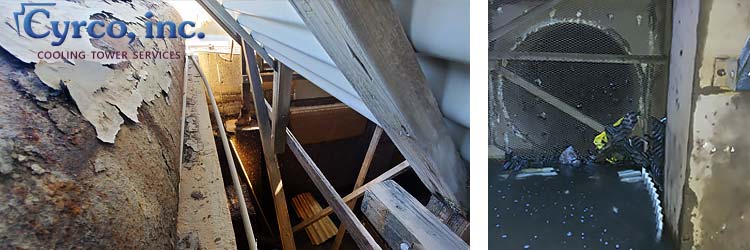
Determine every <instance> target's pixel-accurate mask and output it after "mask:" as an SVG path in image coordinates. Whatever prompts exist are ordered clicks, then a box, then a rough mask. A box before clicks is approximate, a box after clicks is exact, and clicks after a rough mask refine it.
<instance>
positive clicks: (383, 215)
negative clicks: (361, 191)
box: [362, 181, 469, 250]
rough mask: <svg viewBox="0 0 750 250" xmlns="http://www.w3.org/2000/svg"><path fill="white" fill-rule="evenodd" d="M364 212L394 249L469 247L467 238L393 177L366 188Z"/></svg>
mask: <svg viewBox="0 0 750 250" xmlns="http://www.w3.org/2000/svg"><path fill="white" fill-rule="evenodd" d="M362 212H363V213H364V214H365V216H367V219H368V220H369V221H370V223H372V225H373V227H375V229H376V230H377V231H378V232H380V235H381V236H382V237H383V238H384V239H385V241H386V242H387V243H388V246H390V248H391V249H412V250H422V249H428V250H433V249H451V250H458V249H469V245H468V244H466V242H464V241H463V240H462V239H461V238H459V237H458V236H457V235H456V234H455V233H453V231H451V230H450V228H448V226H446V225H445V224H443V223H442V222H441V221H440V220H439V219H438V218H437V217H435V215H433V214H432V213H431V212H430V211H428V210H427V208H425V207H424V206H422V204H421V203H419V201H418V200H417V199H416V198H414V197H412V196H411V194H409V193H408V192H406V190H404V189H403V188H401V186H399V185H398V184H396V182H394V181H385V182H382V183H380V184H377V185H374V186H372V187H370V188H369V189H367V191H365V197H364V198H363V199H362Z"/></svg>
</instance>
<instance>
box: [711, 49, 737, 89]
mask: <svg viewBox="0 0 750 250" xmlns="http://www.w3.org/2000/svg"><path fill="white" fill-rule="evenodd" d="M711 85H712V86H714V87H719V88H722V89H726V90H735V89H736V88H737V58H735V57H726V56H723V57H717V58H715V59H714V75H713V82H712V84H711Z"/></svg>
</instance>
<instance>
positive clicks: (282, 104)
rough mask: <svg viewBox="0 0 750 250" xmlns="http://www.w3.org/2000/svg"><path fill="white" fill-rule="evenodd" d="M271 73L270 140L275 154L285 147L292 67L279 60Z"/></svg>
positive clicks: (290, 99) (281, 151)
mask: <svg viewBox="0 0 750 250" xmlns="http://www.w3.org/2000/svg"><path fill="white" fill-rule="evenodd" d="M276 68H277V70H276V71H275V72H274V75H273V100H272V101H273V106H272V108H273V112H271V114H272V117H271V127H272V129H271V131H272V133H271V138H272V139H271V141H273V149H274V151H275V152H276V153H277V154H280V153H283V152H284V150H285V149H286V126H287V125H288V124H289V105H290V103H291V101H292V69H290V68H289V67H287V66H286V65H284V64H283V63H281V62H278V64H277V65H276Z"/></svg>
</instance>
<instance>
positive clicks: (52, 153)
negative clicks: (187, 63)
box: [0, 1, 184, 249]
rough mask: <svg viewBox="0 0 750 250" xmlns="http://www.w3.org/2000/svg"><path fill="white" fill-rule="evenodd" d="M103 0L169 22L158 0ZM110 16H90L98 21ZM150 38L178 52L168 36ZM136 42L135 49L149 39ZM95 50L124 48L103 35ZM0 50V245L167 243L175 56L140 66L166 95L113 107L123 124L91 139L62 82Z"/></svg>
mask: <svg viewBox="0 0 750 250" xmlns="http://www.w3.org/2000/svg"><path fill="white" fill-rule="evenodd" d="M70 3H71V2H66V3H65V4H66V5H67V4H70ZM104 3H106V4H111V5H114V7H115V8H119V9H123V10H127V8H131V6H140V7H145V6H148V8H149V9H151V10H152V11H153V12H154V13H155V14H157V15H159V16H161V17H162V18H163V19H169V20H179V16H178V15H177V14H176V13H175V12H174V11H172V10H171V8H169V7H168V5H166V4H164V3H163V2H148V3H147V2H146V1H132V2H129V3H120V2H116V3H114V2H113V3H108V2H104ZM97 4H101V3H97ZM61 5H63V4H61ZM81 5H82V4H81ZM140 14H143V13H140ZM116 15H117V13H115V14H114V16H112V15H104V14H102V15H99V16H98V17H100V18H103V19H104V21H105V22H107V21H110V20H111V18H116V17H117V16H116ZM133 25H137V24H133ZM13 34H14V35H15V32H13ZM3 40H5V38H3ZM82 40H85V41H88V40H86V39H82ZM159 43H160V44H162V46H163V45H165V44H167V45H168V46H169V47H170V48H173V49H175V50H184V49H183V44H182V42H181V41H180V40H177V39H173V40H164V41H159ZM137 44H140V43H137ZM142 44H143V45H142V46H143V47H142V48H141V49H151V48H154V47H155V46H157V45H155V43H153V42H145V41H144V42H142ZM27 45H29V46H30V45H32V44H27ZM96 47H97V48H100V49H102V50H131V49H132V48H131V47H129V46H128V44H127V42H124V43H123V42H120V41H108V40H101V41H99V43H98V44H97V45H96ZM9 50H10V49H8V48H6V47H5V45H3V48H2V49H0V102H2V103H4V105H0V193H2V194H1V195H0V216H1V217H2V218H3V219H2V220H0V249H73V248H82V249H173V248H175V244H176V242H177V240H178V239H177V237H176V233H175V225H176V223H175V218H176V214H177V202H178V201H177V189H178V185H177V184H178V179H179V174H178V169H177V168H178V165H179V144H180V142H179V140H180V127H181V126H180V121H181V117H180V115H181V113H182V112H181V109H182V98H181V97H182V92H183V86H182V80H183V79H182V78H183V66H184V59H179V60H163V61H156V62H151V64H152V65H153V64H157V65H158V66H153V67H147V68H144V69H143V72H147V73H148V74H149V75H152V76H154V75H157V74H167V75H168V77H166V78H164V79H163V80H165V82H161V84H168V85H161V86H168V88H169V92H168V94H165V93H163V92H162V93H160V94H159V95H158V96H154V97H153V99H152V100H151V101H150V102H148V104H147V105H142V106H140V108H137V109H135V110H136V112H135V113H130V114H128V113H125V112H126V111H120V112H117V113H115V115H116V116H117V117H120V118H121V119H123V120H131V121H132V122H130V121H129V122H125V123H124V125H122V126H120V125H118V129H119V132H117V137H116V140H113V141H114V144H110V143H104V142H103V141H102V140H99V139H97V131H96V130H95V127H94V126H93V125H92V122H90V121H89V120H88V118H86V117H85V114H82V112H83V110H82V109H81V105H80V103H78V105H77V103H76V101H75V100H74V99H75V98H74V97H71V94H72V93H71V92H70V89H68V88H60V89H59V90H56V89H54V88H53V87H51V86H50V85H49V84H45V83H44V82H43V81H42V80H41V79H40V78H39V76H38V75H37V74H36V73H35V68H36V67H37V66H39V64H36V63H34V62H24V61H23V60H19V59H18V57H17V56H14V54H12V53H9ZM138 63H142V62H130V61H124V62H120V63H118V64H117V66H113V67H114V68H119V67H120V66H122V67H123V68H120V69H126V68H128V67H129V65H134V64H138ZM108 69H110V70H114V69H111V68H109V67H108ZM167 72H169V73H167ZM75 73H76V74H92V72H86V71H75ZM45 74H47V73H45ZM58 77H60V76H58ZM66 77H67V76H66ZM124 81H127V79H124V78H113V79H111V82H109V83H108V84H114V85H112V86H125V85H127V84H128V83H125V82H124ZM165 96H168V97H169V98H167V97H165ZM130 115H134V116H132V117H131V116H130ZM135 118H137V120H138V121H139V123H135Z"/></svg>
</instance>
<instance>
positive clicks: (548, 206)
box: [488, 161, 673, 250]
mask: <svg viewBox="0 0 750 250" xmlns="http://www.w3.org/2000/svg"><path fill="white" fill-rule="evenodd" d="M489 166H490V170H489V174H490V179H489V213H490V214H489V222H488V224H489V246H490V249H626V250H627V249H644V250H646V249H647V250H652V249H653V250H660V249H670V250H671V249H673V247H672V243H671V240H670V239H669V238H668V237H667V235H666V234H664V235H662V237H661V239H660V240H657V239H656V234H657V232H656V215H655V213H654V211H653V209H652V207H651V199H650V196H649V194H648V192H647V191H646V187H645V185H643V184H642V183H641V182H639V183H623V182H621V181H620V180H619V178H618V177H617V171H618V170H623V169H615V168H611V167H579V168H573V167H569V166H555V168H556V169H558V170H559V172H558V175H557V176H554V177H529V178H527V179H524V180H505V179H504V178H502V177H500V175H502V174H507V172H504V171H502V170H501V169H502V165H501V164H499V163H497V162H492V161H490V164H489Z"/></svg>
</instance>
